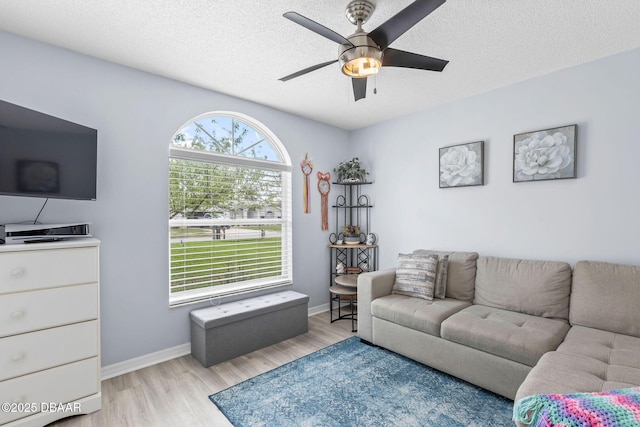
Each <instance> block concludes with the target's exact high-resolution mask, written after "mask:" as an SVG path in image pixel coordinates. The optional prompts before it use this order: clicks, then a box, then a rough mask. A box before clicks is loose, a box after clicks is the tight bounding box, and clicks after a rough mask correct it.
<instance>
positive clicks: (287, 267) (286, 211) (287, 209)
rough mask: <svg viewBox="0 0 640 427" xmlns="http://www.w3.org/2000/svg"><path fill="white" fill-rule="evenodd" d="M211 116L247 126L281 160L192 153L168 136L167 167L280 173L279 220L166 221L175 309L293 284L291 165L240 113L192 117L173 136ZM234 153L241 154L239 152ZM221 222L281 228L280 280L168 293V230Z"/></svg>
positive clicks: (263, 130) (269, 135)
mask: <svg viewBox="0 0 640 427" xmlns="http://www.w3.org/2000/svg"><path fill="white" fill-rule="evenodd" d="M215 117H223V118H230V119H231V120H234V121H240V122H242V123H243V124H244V125H245V126H248V127H250V128H252V129H253V130H255V131H256V132H257V133H258V134H260V135H261V136H263V137H264V141H266V142H267V143H268V144H269V145H270V146H271V148H272V150H273V151H274V152H275V153H276V155H277V156H278V157H279V158H280V159H281V160H280V162H277V161H271V160H263V159H256V158H251V157H244V156H240V155H230V154H222V153H216V152H210V151H198V150H192V149H188V148H183V147H178V146H174V145H173V141H174V138H173V137H172V139H171V141H170V143H169V153H168V165H169V163H170V162H171V160H172V159H176V160H185V161H195V162H204V163H211V164H219V165H226V166H232V167H239V168H254V169H262V170H269V171H277V172H279V173H280V174H281V186H282V188H281V192H282V205H281V206H280V209H281V219H278V218H275V219H267V218H262V219H247V218H243V219H224V220H221V219H186V218H181V219H171V218H169V220H168V244H167V248H168V255H169V259H168V263H167V265H168V267H169V271H168V281H169V286H168V291H169V306H170V307H177V306H181V305H185V304H192V303H197V302H202V301H206V300H211V299H212V298H219V297H224V296H231V295H238V294H242V293H248V292H256V291H260V290H264V289H269V288H275V287H281V286H289V285H291V284H292V283H293V265H292V257H293V255H292V245H293V233H292V196H293V195H292V177H291V175H292V174H291V172H292V166H291V158H290V156H289V153H288V152H287V150H286V148H285V147H284V145H283V144H282V142H280V140H279V139H278V138H277V137H276V136H275V134H273V132H271V131H270V130H269V129H268V128H267V127H266V126H264V125H263V124H262V123H260V122H259V121H257V120H255V119H253V118H252V117H249V116H247V115H244V114H240V113H236V112H229V111H213V112H209V113H204V114H201V115H198V116H196V117H194V118H193V119H191V120H189V121H187V122H186V123H184V124H183V125H182V126H181V127H180V128H179V129H178V130H177V131H176V133H175V134H174V136H175V135H176V134H177V133H179V132H180V131H182V129H184V128H185V127H187V126H189V125H191V124H192V123H194V122H197V121H199V120H202V119H205V118H215ZM238 154H242V151H241V152H240V153H238ZM167 175H168V180H167V185H168V187H167V194H168V195H169V196H170V179H171V176H170V174H169V173H167ZM167 204H168V205H169V204H170V200H169V199H168V200H167ZM222 222H224V223H225V224H228V223H234V222H235V223H237V224H241V225H251V224H252V223H253V224H278V225H280V226H281V227H282V228H281V233H282V234H281V235H282V241H281V247H282V253H281V260H280V265H281V266H282V271H283V274H282V275H281V276H278V277H281V279H279V280H268V279H265V280H261V279H254V280H252V281H248V282H247V281H245V282H237V283H233V284H225V285H217V286H212V287H205V288H201V289H194V290H186V291H179V292H172V279H171V275H172V266H171V261H172V239H171V228H172V227H174V226H181V225H182V226H211V225H217V224H221V223H222Z"/></svg>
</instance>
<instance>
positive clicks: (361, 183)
mask: <svg viewBox="0 0 640 427" xmlns="http://www.w3.org/2000/svg"><path fill="white" fill-rule="evenodd" d="M332 184H336V185H368V184H373V181H362V182H337V181H334V182H332Z"/></svg>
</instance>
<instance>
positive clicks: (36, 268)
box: [0, 247, 98, 294]
mask: <svg viewBox="0 0 640 427" xmlns="http://www.w3.org/2000/svg"><path fill="white" fill-rule="evenodd" d="M94 282H98V248H97V247H88V248H70V249H56V250H41V251H40V250H38V251H21V252H11V253H0V294H5V293H10V292H22V291H28V290H33V289H45V288H53V287H56V286H63V285H79V284H83V283H94Z"/></svg>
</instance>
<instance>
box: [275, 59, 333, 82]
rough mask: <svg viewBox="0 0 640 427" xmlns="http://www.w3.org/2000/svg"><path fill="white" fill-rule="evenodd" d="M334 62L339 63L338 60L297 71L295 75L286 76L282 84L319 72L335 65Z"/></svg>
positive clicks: (282, 79)
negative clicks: (323, 68) (330, 65)
mask: <svg viewBox="0 0 640 427" xmlns="http://www.w3.org/2000/svg"><path fill="white" fill-rule="evenodd" d="M334 62H338V60H337V59H334V60H331V61H327V62H323V63H322V64H316V65H312V66H311V67H308V68H305V69H304V70H300V71H297V72H295V73H293V74H289V75H288V76H284V77H282V78H281V79H278V80H280V81H281V82H286V81H287V80H291V79H295V78H296V77H300V76H301V75H303V74H307V73H310V72H312V71H315V70H318V69H320V68H322V67H326V66H327V65H329V64H333V63H334Z"/></svg>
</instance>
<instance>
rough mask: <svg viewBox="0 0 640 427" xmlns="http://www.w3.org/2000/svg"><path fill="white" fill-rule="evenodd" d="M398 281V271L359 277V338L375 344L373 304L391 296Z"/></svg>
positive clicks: (390, 270)
mask: <svg viewBox="0 0 640 427" xmlns="http://www.w3.org/2000/svg"><path fill="white" fill-rule="evenodd" d="M395 279H396V269H395V268H391V269H387V270H380V271H372V272H369V273H362V274H360V275H359V276H358V336H359V337H360V338H361V339H363V340H365V341H369V342H371V343H373V316H372V315H371V302H372V301H373V300H374V299H376V298H380V297H383V296H385V295H390V294H391V290H392V289H393V284H394V282H395Z"/></svg>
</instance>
